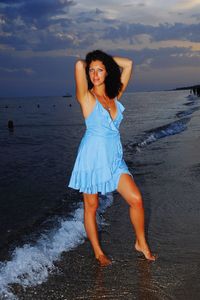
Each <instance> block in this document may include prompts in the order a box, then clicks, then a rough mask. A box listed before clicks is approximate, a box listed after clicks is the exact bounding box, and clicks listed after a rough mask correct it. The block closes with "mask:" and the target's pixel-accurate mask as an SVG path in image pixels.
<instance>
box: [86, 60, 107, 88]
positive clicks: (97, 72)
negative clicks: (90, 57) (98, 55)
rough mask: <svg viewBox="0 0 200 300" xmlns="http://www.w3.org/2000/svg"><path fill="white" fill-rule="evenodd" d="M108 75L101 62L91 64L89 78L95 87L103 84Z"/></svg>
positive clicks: (96, 61)
mask: <svg viewBox="0 0 200 300" xmlns="http://www.w3.org/2000/svg"><path fill="white" fill-rule="evenodd" d="M106 75H107V72H106V68H105V66H104V64H103V63H102V62H101V61H100V60H95V61H92V62H91V64H90V66H89V76H90V80H91V82H92V83H93V85H94V86H99V85H101V84H103V83H104V81H105V78H106Z"/></svg>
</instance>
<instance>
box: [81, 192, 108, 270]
mask: <svg viewBox="0 0 200 300" xmlns="http://www.w3.org/2000/svg"><path fill="white" fill-rule="evenodd" d="M83 200H84V224H85V230H86V233H87V236H88V238H89V240H90V242H91V245H92V247H93V250H94V254H95V257H96V259H97V260H98V261H99V263H100V265H101V266H107V265H109V264H111V261H110V259H108V257H106V255H105V254H104V253H103V251H102V249H101V246H100V243H99V237H98V227H97V222H96V211H97V208H98V206H99V199H98V194H85V193H84V194H83Z"/></svg>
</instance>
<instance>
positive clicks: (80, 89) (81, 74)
mask: <svg viewBox="0 0 200 300" xmlns="http://www.w3.org/2000/svg"><path fill="white" fill-rule="evenodd" d="M85 68H86V63H85V61H84V60H78V61H77V62H76V64H75V82H76V98H77V100H78V101H79V102H80V103H81V102H83V101H84V100H85V99H86V98H87V91H88V83H87V77H86V70H85Z"/></svg>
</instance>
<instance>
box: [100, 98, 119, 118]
mask: <svg viewBox="0 0 200 300" xmlns="http://www.w3.org/2000/svg"><path fill="white" fill-rule="evenodd" d="M96 101H97V102H98V103H99V104H100V105H101V107H102V108H103V109H104V110H105V111H106V112H107V113H108V115H109V117H110V119H111V120H112V122H115V120H116V119H117V117H118V106H117V102H116V101H117V100H116V101H115V99H114V101H115V106H116V116H115V117H114V118H112V116H111V114H110V112H109V111H108V110H107V109H106V108H105V107H104V106H103V104H102V103H101V102H100V101H99V100H98V98H97V96H96Z"/></svg>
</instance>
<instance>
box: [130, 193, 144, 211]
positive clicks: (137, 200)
mask: <svg viewBox="0 0 200 300" xmlns="http://www.w3.org/2000/svg"><path fill="white" fill-rule="evenodd" d="M128 203H129V205H130V206H131V207H134V208H141V207H143V200H142V195H141V193H140V191H139V190H137V191H134V192H132V193H131V195H130V197H129V201H128Z"/></svg>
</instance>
